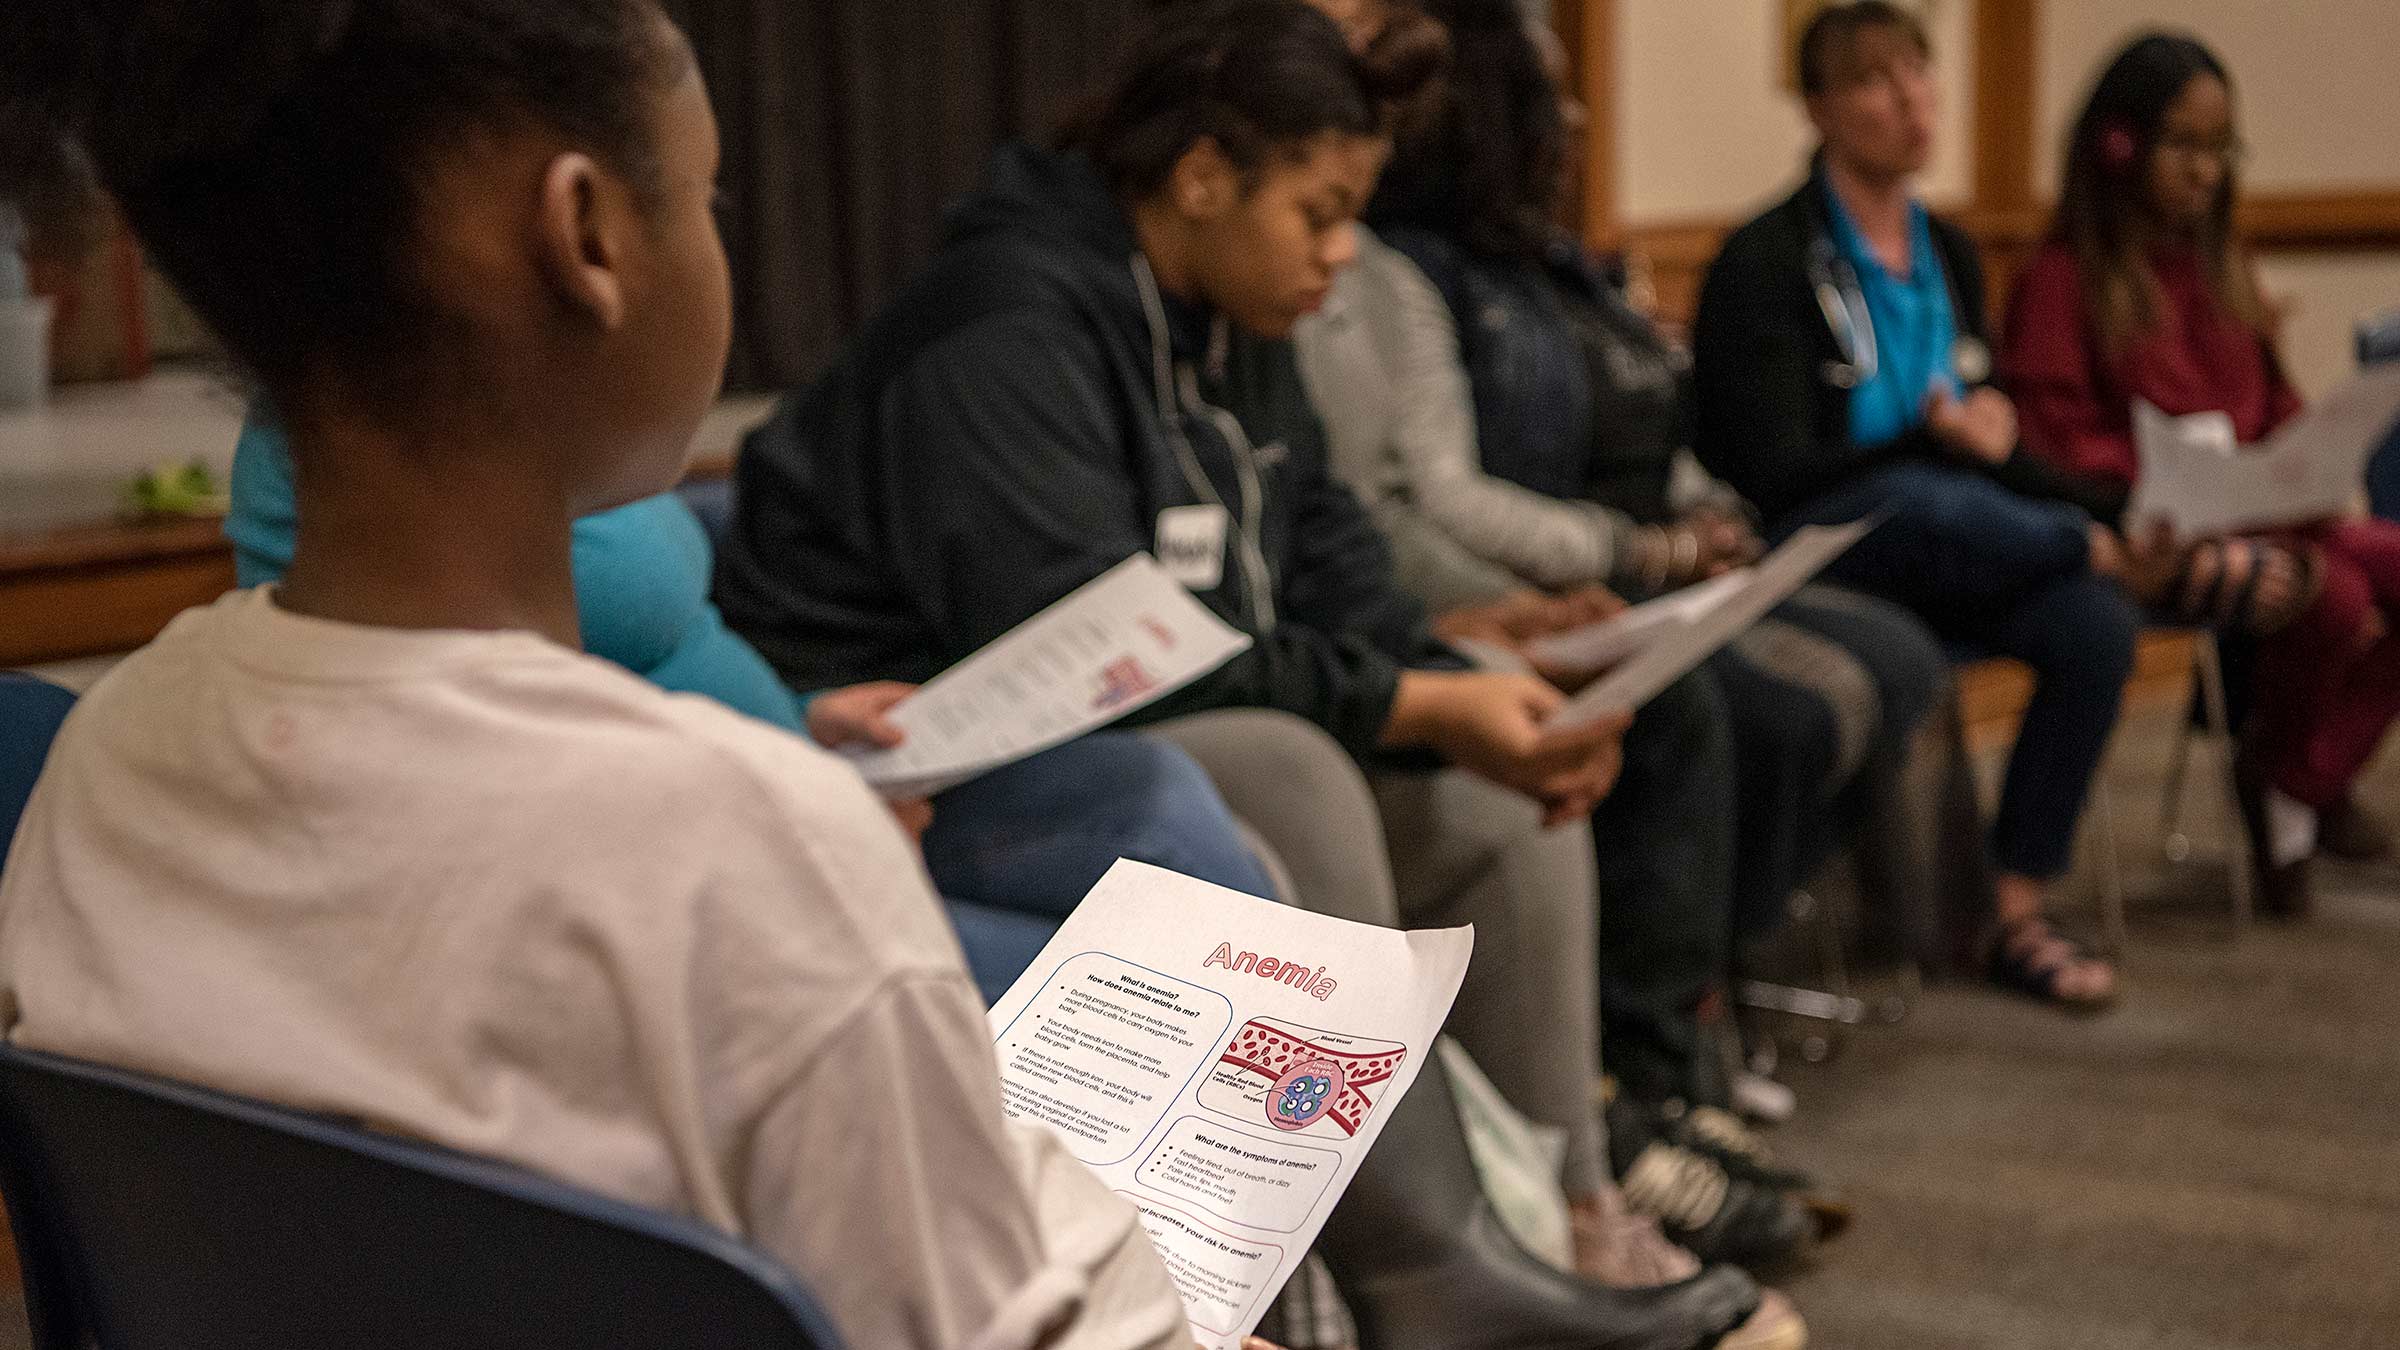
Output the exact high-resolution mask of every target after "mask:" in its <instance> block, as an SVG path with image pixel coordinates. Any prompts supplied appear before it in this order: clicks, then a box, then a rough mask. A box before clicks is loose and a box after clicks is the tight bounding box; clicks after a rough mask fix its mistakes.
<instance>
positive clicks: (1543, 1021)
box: [1145, 709, 1608, 1196]
mask: <svg viewBox="0 0 2400 1350" xmlns="http://www.w3.org/2000/svg"><path fill="white" fill-rule="evenodd" d="M1145 729H1146V730H1148V731H1149V732H1151V733H1152V734H1155V735H1158V736H1161V737H1164V738H1166V739H1167V740H1171V741H1173V742H1175V743H1176V744H1177V745H1180V746H1182V747H1183V748H1184V749H1185V750H1186V751H1188V752H1189V753H1190V754H1191V755H1192V757H1193V758H1194V759H1197V760H1198V761H1199V762H1200V764H1201V767H1203V768H1205V769H1207V770H1208V773H1209V776H1210V777H1211V778H1213V779H1214V780H1215V781H1216V784H1217V790H1218V791H1219V792H1220V793H1222V794H1223V795H1224V798H1225V802H1226V805H1228V806H1230V807H1231V808H1232V809H1233V813H1234V815H1235V816H1236V817H1238V818H1240V820H1241V821H1242V823H1243V824H1244V825H1246V826H1247V827H1248V828H1249V829H1250V830H1251V831H1253V832H1254V833H1255V834H1256V835H1257V837H1258V838H1259V839H1260V840H1261V841H1263V842H1264V843H1265V845H1266V847H1267V848H1268V850H1270V851H1271V852H1272V853H1273V854H1274V858H1273V860H1272V865H1274V866H1277V867H1279V868H1280V869H1281V871H1282V873H1283V875H1284V876H1285V877H1287V878H1288V879H1289V880H1290V883H1291V885H1292V887H1293V890H1294V892H1295V893H1294V894H1293V895H1290V896H1287V897H1285V898H1286V899H1287V900H1290V901H1292V902H1294V903H1297V904H1298V905H1300V906H1301V907H1302V908H1305V909H1310V910H1314V911H1316V912H1318V913H1320V914H1331V915H1335V916H1337V917H1339V918H1344V919H1352V920H1356V921H1358V922H1360V923H1372V924H1380V925H1382V926H1384V927H1387V928H1400V927H1407V928H1445V927H1453V926H1456V925H1459V924H1473V925H1474V926H1475V956H1474V959H1473V960H1472V961H1471V962H1469V963H1468V966H1467V978H1466V983H1465V985H1464V986H1463V987H1462V988H1461V989H1460V991H1459V996H1458V1003H1457V1005H1456V1007H1455V1008H1453V1010H1452V1011H1451V1014H1450V1022H1449V1026H1448V1030H1449V1032H1450V1034H1452V1035H1453V1036H1456V1037H1457V1038H1458V1040H1459V1042H1460V1043H1461V1044H1462V1045H1464V1046H1465V1047H1466V1048H1467V1052H1468V1053H1469V1054H1471V1055H1473V1056H1474V1057H1475V1059H1476V1062H1477V1063H1478V1064H1480V1065H1481V1066H1482V1068H1483V1070H1484V1072H1485V1073H1487V1074H1489V1075H1490V1076H1491V1079H1492V1081H1493V1082H1494V1083H1496V1084H1498V1085H1499V1086H1500V1088H1501V1090H1502V1091H1503V1092H1505V1093H1506V1094H1507V1095H1508V1097H1509V1100H1510V1101H1511V1102H1512V1103H1513V1104H1514V1105H1515V1106H1516V1108H1517V1109H1518V1110H1519V1111H1522V1112H1524V1113H1525V1114H1526V1115H1527V1116H1529V1117H1531V1118H1532V1119H1534V1120H1537V1121H1540V1122H1542V1123H1544V1124H1548V1125H1555V1126H1557V1127H1558V1128H1560V1129H1562V1130H1564V1131H1566V1134H1567V1160H1566V1166H1565V1169H1564V1171H1563V1173H1562V1175H1561V1177H1560V1180H1561V1183H1562V1184H1563V1186H1564V1187H1565V1189H1566V1192H1567V1194H1569V1195H1570V1196H1588V1195H1592V1194H1596V1193H1597V1192H1599V1191H1600V1190H1601V1189H1602V1188H1604V1187H1605V1186H1606V1185H1607V1184H1608V1167H1607V1162H1606V1159H1607V1137H1606V1136H1605V1135H1604V1134H1603V1133H1602V1126H1601V1123H1600V1116H1599V1110H1598V1107H1597V1105H1596V1102H1597V1095H1596V1094H1595V1093H1594V1091H1593V1085H1594V1081H1595V1079H1596V1078H1597V1076H1598V1074H1599V1064H1600V1028H1599V1024H1598V1018H1597V1014H1596V1012H1595V1009H1596V1008H1597V1007H1598V1002H1599V1000H1598V996H1597V994H1596V993H1595V991H1594V980H1595V976H1594V966H1593V959H1592V958H1593V953H1594V951H1595V950H1596V942H1597V938H1596V934H1595V931H1594V926H1595V924H1596V923H1597V921H1598V920H1597V917H1596V916H1597V914H1598V911H1599V906H1598V903H1597V900H1596V897H1595V891H1594V882H1593V877H1592V839H1591V830H1590V827H1589V826H1588V825H1585V824H1582V823H1577V824H1573V825H1569V826H1564V827H1561V828H1559V829H1555V830H1544V829H1542V827H1541V812H1540V810H1539V808H1537V807H1536V806H1535V805H1534V804H1533V803H1532V802H1530V801H1528V800H1526V799H1525V798H1523V797H1521V796H1519V795H1517V794H1516V793H1514V792H1510V791H1508V790H1507V789H1505V788H1502V787H1499V786H1497V785H1494V784H1492V783H1488V782H1486V781H1484V780H1483V779H1480V778H1476V777H1474V776H1473V775H1471V774H1468V773H1466V772H1464V771H1461V770H1457V769H1445V770H1440V771H1436V772H1424V773H1413V772H1397V771H1393V772H1386V771H1377V772H1375V773H1374V774H1372V775H1369V774H1367V773H1364V772H1362V771H1361V770H1360V768H1359V765H1358V763H1357V761H1355V760H1353V759H1352V758H1351V757H1350V755H1349V753H1348V752H1347V751H1345V750H1343V749H1342V747H1341V746H1340V745H1339V744H1337V743H1336V742H1335V741H1334V740H1333V738H1332V737H1330V736H1328V735H1326V734H1325V733H1324V732H1323V731H1322V730H1320V729H1319V728H1317V727H1316V726H1315V725H1314V724H1312V723H1309V722H1306V721H1303V720H1301V719H1300V718H1297V717H1293V716H1291V715H1289V714H1286V713H1279V712H1267V711H1262V710H1251V709H1240V710H1229V711H1223V712H1210V713H1200V714H1197V715H1194V716H1191V717H1183V718H1177V719H1175V720H1173V721H1169V722H1164V723H1160V724H1158V725H1155V726H1152V727H1148V728H1145Z"/></svg>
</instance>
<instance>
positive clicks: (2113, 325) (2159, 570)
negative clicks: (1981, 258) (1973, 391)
mask: <svg viewBox="0 0 2400 1350" xmlns="http://www.w3.org/2000/svg"><path fill="white" fill-rule="evenodd" d="M2241 158H2242V143H2241V136H2240V133H2239V131H2238V130H2237V128H2236V122H2235V116H2234V99H2233V81H2232V77H2231V76H2230V75H2229V74H2228V73H2227V72H2226V69H2225V66H2224V64H2223V63H2222V62H2220V61H2219V60H2218V59H2217V57H2216V56H2215V54H2214V53H2212V52H2210V51H2209V50H2208V48H2207V47H2206V46H2204V45H2202V44H2201V43H2200V42H2198V41H2197V40H2195V39H2193V38H2190V37H2187V36H2184V35H2181V34H2175V33H2153V34H2148V35H2146V36H2143V37H2140V38H2137V39H2136V40H2135V41H2134V42H2133V43H2131V44H2130V45H2129V46H2127V47H2126V48H2125V49H2124V51H2123V52H2121V53H2120V54H2119V55H2118V56H2117V57H2116V59H2115V60H2113V61H2112V62H2111V63H2110V64H2109V66H2108V68H2107V70H2106V71H2105V72H2103V73H2102V75H2101V76H2100V79H2099V81H2098V83H2097V84H2095V85H2094V86H2093V89H2092V93H2091V96H2090V98H2089V99H2088V100H2087V101H2086V103H2085V105H2084V109H2083V112H2082V114H2081V115H2080V116H2079V117H2077V119H2076V122H2075V127H2074V130H2073V133H2072V136H2071V138H2070V139H2069V141H2068V144H2067V169H2066V184H2065V187H2064V188H2063V190H2062V191H2061V192H2060V194H2059V200H2058V209H2057V214H2056V216H2055V218H2054V220H2053V222H2052V225H2051V230H2050V237H2049V239H2048V241H2047V242H2046V243H2045V244H2044V245H2043V247H2042V249H2041V251H2040V252H2039V253H2038V254H2036V255H2035V257H2034V259H2033V261H2032V262H2031V263H2029V264H2028V265H2027V267H2026V269H2025V272H2024V273H2023V275H2022V276H2021V277H2020V278H2019V280H2018V282H2017V290H2016V294H2015V296H2014V298H2013V300H2012V302H2011V304H2010V307H2009V316H2008V327H2007V339H2006V342H2005V344H2004V346H2003V349H2002V353H2001V362H2000V367H2001V376H2002V378H2003V379H2004V380H2005V381H2006V382H2007V384H2008V386H2009V389H2010V392H2011V393H2012V394H2013V395H2014V396H2015V397H2016V399H2017V403H2018V407H2019V408H2020V409H2022V413H2023V418H2024V424H2025V441H2026V445H2027V447H2028V448H2029V449H2031V450H2033V451H2034V452H2036V453H2037V454H2040V455H2042V456H2044V457H2045V458H2047V459H2049V460H2050V461H2051V462H2052V463H2054V464H2056V465H2057V466H2058V467H2059V468H2060V469H2062V470H2064V471H2065V472H2067V473H2069V474H2072V475H2074V476H2076V477H2077V478H2078V479H2080V480H2082V481H2084V482H2085V483H2087V484H2089V485H2090V488H2091V491H2092V492H2093V494H2094V496H2095V497H2096V498H2097V499H2098V500H2100V501H2101V502H2102V503H2103V506H2102V509H2103V511H2104V512H2105V513H2107V515H2108V516H2109V518H2110V519H2111V521H2112V523H2113V522H2114V521H2115V519H2116V517H2117V516H2119V515H2121V514H2122V512H2123V510H2124V506H2125V503H2126V500H2127V498H2128V496H2129V495H2130V493H2131V491H2132V488H2133V484H2134V480H2135V478H2136V477H2137V476H2138V473H2139V470H2140V460H2139V458H2138V456H2137V455H2136V453H2135V450H2134V442H2133V405H2134V402H2135V401H2136V400H2142V401H2146V402H2148V403H2150V404H2151V405H2152V406H2154V407H2156V408H2158V409H2160V410H2161V411H2163V412H2167V413H2170V414H2175V415H2184V414H2190V413H2200V412H2219V413H2223V414H2225V415H2226V416H2227V417H2229V418H2230V419H2232V422H2233V430H2234V434H2235V436H2236V437H2237V438H2238V439H2239V440H2240V442H2241V443H2243V444H2245V445H2247V444H2250V443H2252V442H2256V441H2260V440H2263V439H2265V438H2266V437H2267V436H2269V435H2270V434H2272V433H2273V432H2274V431H2275V429H2276V428H2277V427H2279V426H2281V425H2282V424H2283V423H2284V422H2285V421H2287V420H2288V419H2289V418H2291V417H2292V415H2293V414H2295V413H2297V412H2298V411H2299V409H2300V396H2299V395H2298V394H2297V393H2296V392H2295V391H2294V390H2293V388H2292V386H2291V382H2290V381H2289V380H2288V379H2287V378H2286V377H2285V375H2284V372H2283V367H2282V363H2281V362H2280V361H2279V360H2278V358H2277V356H2276V352H2275V343H2274V335H2273V328H2272V323H2271V319H2270V314H2269V310H2268V306H2267V304H2266V301H2265V300H2264V298H2263V297H2261V295H2260V294H2259V289H2258V279H2257V275H2256V273H2255V271H2254V270H2253V268H2252V266H2251V263H2250V259H2249V255H2248V251H2247V250H2246V249H2244V248H2243V246H2242V242H2241V239H2240V236H2239V234H2238V233H2237V231H2236V228H2235V224H2234V212H2235V208H2236V205H2237V203H2238V202H2239V200H2240V194H2241V174H2240V169H2241ZM2125 523H2126V525H2127V527H2128V528H2129V530H2131V531H2132V532H2133V537H2132V538H2131V540H2130V541H2129V543H2130V545H2131V559H2132V563H2133V565H2132V566H2131V567H2130V568H2129V570H2128V578H2129V580H2130V581H2131V582H2132V583H2133V584H2134V586H2135V589H2136V592H2137V594H2139V595H2140V596H2141V598H2142V599H2144V600H2145V601H2147V602H2149V603H2152V604H2154V605H2157V606H2159V607H2160V608H2162V609H2164V610H2166V611H2167V612H2168V613H2169V614H2170V615H2171V616H2173V617H2174V618H2176V619H2179V620H2181V621H2183V622H2187V623H2204V624H2212V625H2216V626H2218V627H2221V628H2224V629H2225V630H2227V631H2228V632H2229V633H2231V634H2233V635H2236V636H2239V637H2243V638H2245V639H2249V640H2254V641H2256V642H2257V644H2258V658H2257V669H2256V671H2255V674H2254V683H2253V688H2254V692H2255V697H2254V699H2253V701H2252V702H2253V707H2252V709H2251V713H2250V718H2249V726H2248V728H2247V733H2246V735H2245V740H2244V749H2245V752H2246V753H2245V756H2244V761H2243V772H2242V774H2241V775H2240V777H2241V780H2242V784H2243V795H2244V797H2245V799H2246V800H2245V804H2244V809H2245V813H2246V815H2247V817H2248V819H2249V821H2250V827H2251V830H2252V832H2253V836H2254V844H2255V849H2254V852H2255V856H2256V857H2257V858H2258V860H2259V862H2260V865H2261V868H2262V880H2263V883H2264V885H2263V889H2262V896H2263V899H2264V901H2265V904H2266V907H2267V908H2268V909H2269V910H2270V911H2273V912H2277V913H2283V914H2297V913H2301V912H2303V911H2305V910H2306V909H2307V907H2308V899H2309V887H2308V860H2309V857H2310V855H2311V854H2312V853H2313V852H2314V851H2315V848H2316V845H2317V843H2318V840H2319V837H2320V831H2321V834H2322V840H2323V843H2324V845H2325V846H2326V847H2327V848H2328V849H2329V850H2331V851H2334V852H2337V853H2341V854H2344V855H2347V856H2354V857H2357V856H2363V857H2375V856H2381V855H2384V854H2386V853H2388V852H2389V849H2390V841H2389V838H2388V836H2387V835H2386V833H2385V831H2384V829H2383V827H2382V826H2380V825H2379V824H2377V823H2375V822H2373V821H2371V820H2370V819H2368V817H2367V816H2366V814H2365V813H2364V812H2363V811H2361V810H2360V809H2359V807H2358V806H2357V804H2356V803H2355V802H2354V801H2353V800H2352V799H2351V797H2350V788H2351V784H2352V783H2353V781H2354V780H2355V779H2356V778H2357V776H2358V773H2359V771H2360V770H2361V769H2362V768H2364V767H2365V765H2366V763H2367V761H2368V759H2370V758H2371V757H2372V756H2373V755H2374V753H2375V749H2376V747H2377V746H2379V745H2380V744H2382V741H2383V738H2384V733H2385V731H2386V730H2387V729H2388V728H2389V727H2390V725H2391V723H2392V719H2393V718H2394V717H2395V716H2396V715H2400V637H2395V636H2394V634H2393V632H2392V629H2393V627H2394V619H2395V616H2396V615H2400V525H2394V524H2392V523H2390V522H2388V521H2380V520H2355V521H2351V520H2344V521H2326V522H2321V523H2318V524H2313V525H2307V526H2303V527H2298V528H2293V529H2286V530H2275V531H2266V532H2261V533H2257V534H2252V535H2242V536H2231V537H2224V538H2213V539H2197V540H2184V541H2177V540H2175V539H2174V538H2173V537H2172V535H2171V534H2165V533H2160V532H2157V531H2155V530H2153V529H2152V528H2151V523H2150V522H2143V521H2129V522H2125Z"/></svg>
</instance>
